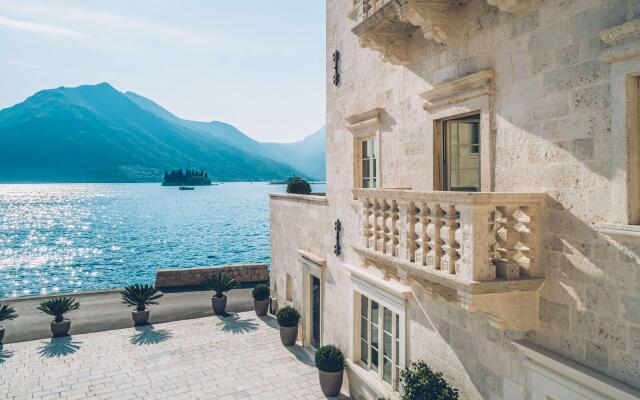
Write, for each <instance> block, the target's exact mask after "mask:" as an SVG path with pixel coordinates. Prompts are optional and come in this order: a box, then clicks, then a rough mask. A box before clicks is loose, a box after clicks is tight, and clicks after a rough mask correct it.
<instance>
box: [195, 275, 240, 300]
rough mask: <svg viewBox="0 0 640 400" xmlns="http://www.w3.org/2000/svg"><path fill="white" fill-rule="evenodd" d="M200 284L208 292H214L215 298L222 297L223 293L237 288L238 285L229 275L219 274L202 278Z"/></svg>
mask: <svg viewBox="0 0 640 400" xmlns="http://www.w3.org/2000/svg"><path fill="white" fill-rule="evenodd" d="M202 284H203V285H204V286H205V287H206V288H207V289H209V290H213V291H214V292H216V294H215V296H216V297H218V298H220V297H224V293H225V292H228V291H230V290H232V289H235V288H236V287H237V286H238V283H237V282H236V280H235V279H233V278H232V277H231V276H230V275H227V274H224V273H222V272H219V273H217V274H210V275H207V276H206V277H205V278H204V281H202Z"/></svg>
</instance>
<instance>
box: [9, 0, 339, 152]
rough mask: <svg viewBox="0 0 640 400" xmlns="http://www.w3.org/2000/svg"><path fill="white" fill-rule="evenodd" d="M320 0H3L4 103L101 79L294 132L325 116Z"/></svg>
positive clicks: (258, 133) (187, 107)
mask: <svg viewBox="0 0 640 400" xmlns="http://www.w3.org/2000/svg"><path fill="white" fill-rule="evenodd" d="M325 53H326V52H325V0H277V1H268V0H245V1H228V0H200V1H198V0H179V1H176V0H136V1H131V0H102V1H97V0H75V1H74V0H56V1H47V0H41V1H32V0H17V1H13V0H0V109H3V108H6V107H9V106H12V105H14V104H16V103H19V102H21V101H24V100H25V99H26V98H27V97H29V96H31V95H32V94H34V93H36V92H37V91H39V90H43V89H50V88H55V87H59V86H67V87H73V86H78V85H83V84H96V83H100V82H109V83H110V84H112V85H113V86H114V87H115V88H116V89H118V90H120V91H122V92H125V91H132V92H135V93H138V94H140V95H142V96H145V97H148V98H150V99H152V100H154V101H155V102H157V103H158V104H160V105H161V106H163V107H165V108H167V109H168V110H169V111H171V112H172V113H174V114H175V115H177V116H179V117H181V118H186V119H191V120H196V121H212V120H218V121H224V122H227V123H230V124H232V125H234V126H236V127H237V128H239V129H240V130H242V131H243V132H245V133H246V134H248V135H249V136H251V137H253V138H255V139H258V140H260V141H278V142H291V141H296V140H299V139H301V138H303V137H304V136H306V135H308V134H311V133H313V132H315V131H316V130H318V129H319V128H321V127H322V126H323V125H324V124H325V70H326V67H327V66H326V63H327V60H326V55H325Z"/></svg>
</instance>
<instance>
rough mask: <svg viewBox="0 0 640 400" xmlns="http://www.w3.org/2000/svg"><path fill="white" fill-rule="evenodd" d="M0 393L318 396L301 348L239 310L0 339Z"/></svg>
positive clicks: (268, 322)
mask: <svg viewBox="0 0 640 400" xmlns="http://www.w3.org/2000/svg"><path fill="white" fill-rule="evenodd" d="M0 398H1V399H11V400H17V399H40V400H45V399H85V398H94V399H119V400H122V399H163V398H164V399H175V400H180V399H189V400H191V399H217V400H232V399H261V400H270V399H282V400H286V399H309V400H311V399H324V398H325V397H324V396H323V395H322V392H321V390H320V386H319V383H318V375H317V371H316V369H315V367H313V362H312V359H311V357H310V356H309V355H308V354H307V352H306V351H304V350H302V349H301V348H300V347H298V346H294V347H291V348H287V347H284V346H282V344H281V343H280V336H279V333H278V329H277V327H276V323H275V320H274V319H273V317H264V318H258V317H256V316H255V314H254V313H253V312H244V313H239V314H237V315H233V316H229V317H226V318H220V317H206V318H199V319H192V320H188V321H178V322H169V323H164V324H158V325H155V326H145V327H138V328H127V329H119V330H113V331H105V332H98V333H88V334H81V335H73V336H70V337H64V338H56V339H41V340H34V341H27V342H21V343H12V344H6V345H4V347H3V348H2V350H0ZM340 398H343V399H348V397H346V396H341V397H340Z"/></svg>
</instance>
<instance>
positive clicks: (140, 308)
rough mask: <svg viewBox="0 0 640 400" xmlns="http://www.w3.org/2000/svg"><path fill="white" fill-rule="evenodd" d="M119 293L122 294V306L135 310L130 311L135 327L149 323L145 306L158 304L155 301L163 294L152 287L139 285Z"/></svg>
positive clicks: (126, 288) (147, 310)
mask: <svg viewBox="0 0 640 400" xmlns="http://www.w3.org/2000/svg"><path fill="white" fill-rule="evenodd" d="M120 293H121V294H122V302H123V303H124V304H128V305H130V306H132V307H135V308H136V309H135V310H133V311H131V316H132V317H133V323H134V324H135V325H144V324H146V323H147V321H149V309H148V308H147V306H148V305H151V304H158V302H157V301H156V300H158V299H159V298H160V297H162V296H163V293H162V292H161V291H159V290H158V289H156V288H155V287H154V286H153V285H143V284H139V283H136V284H135V285H130V286H127V287H125V288H124V290H122V291H121V292H120Z"/></svg>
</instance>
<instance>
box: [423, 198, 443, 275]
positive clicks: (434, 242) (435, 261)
mask: <svg viewBox="0 0 640 400" xmlns="http://www.w3.org/2000/svg"><path fill="white" fill-rule="evenodd" d="M429 211H430V212H429V226H428V228H427V234H428V235H429V239H430V241H429V253H428V254H427V263H426V264H427V266H428V267H431V268H435V269H440V261H441V258H442V240H441V239H440V229H441V228H442V208H440V204H434V206H433V207H431V208H430V210H429Z"/></svg>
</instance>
